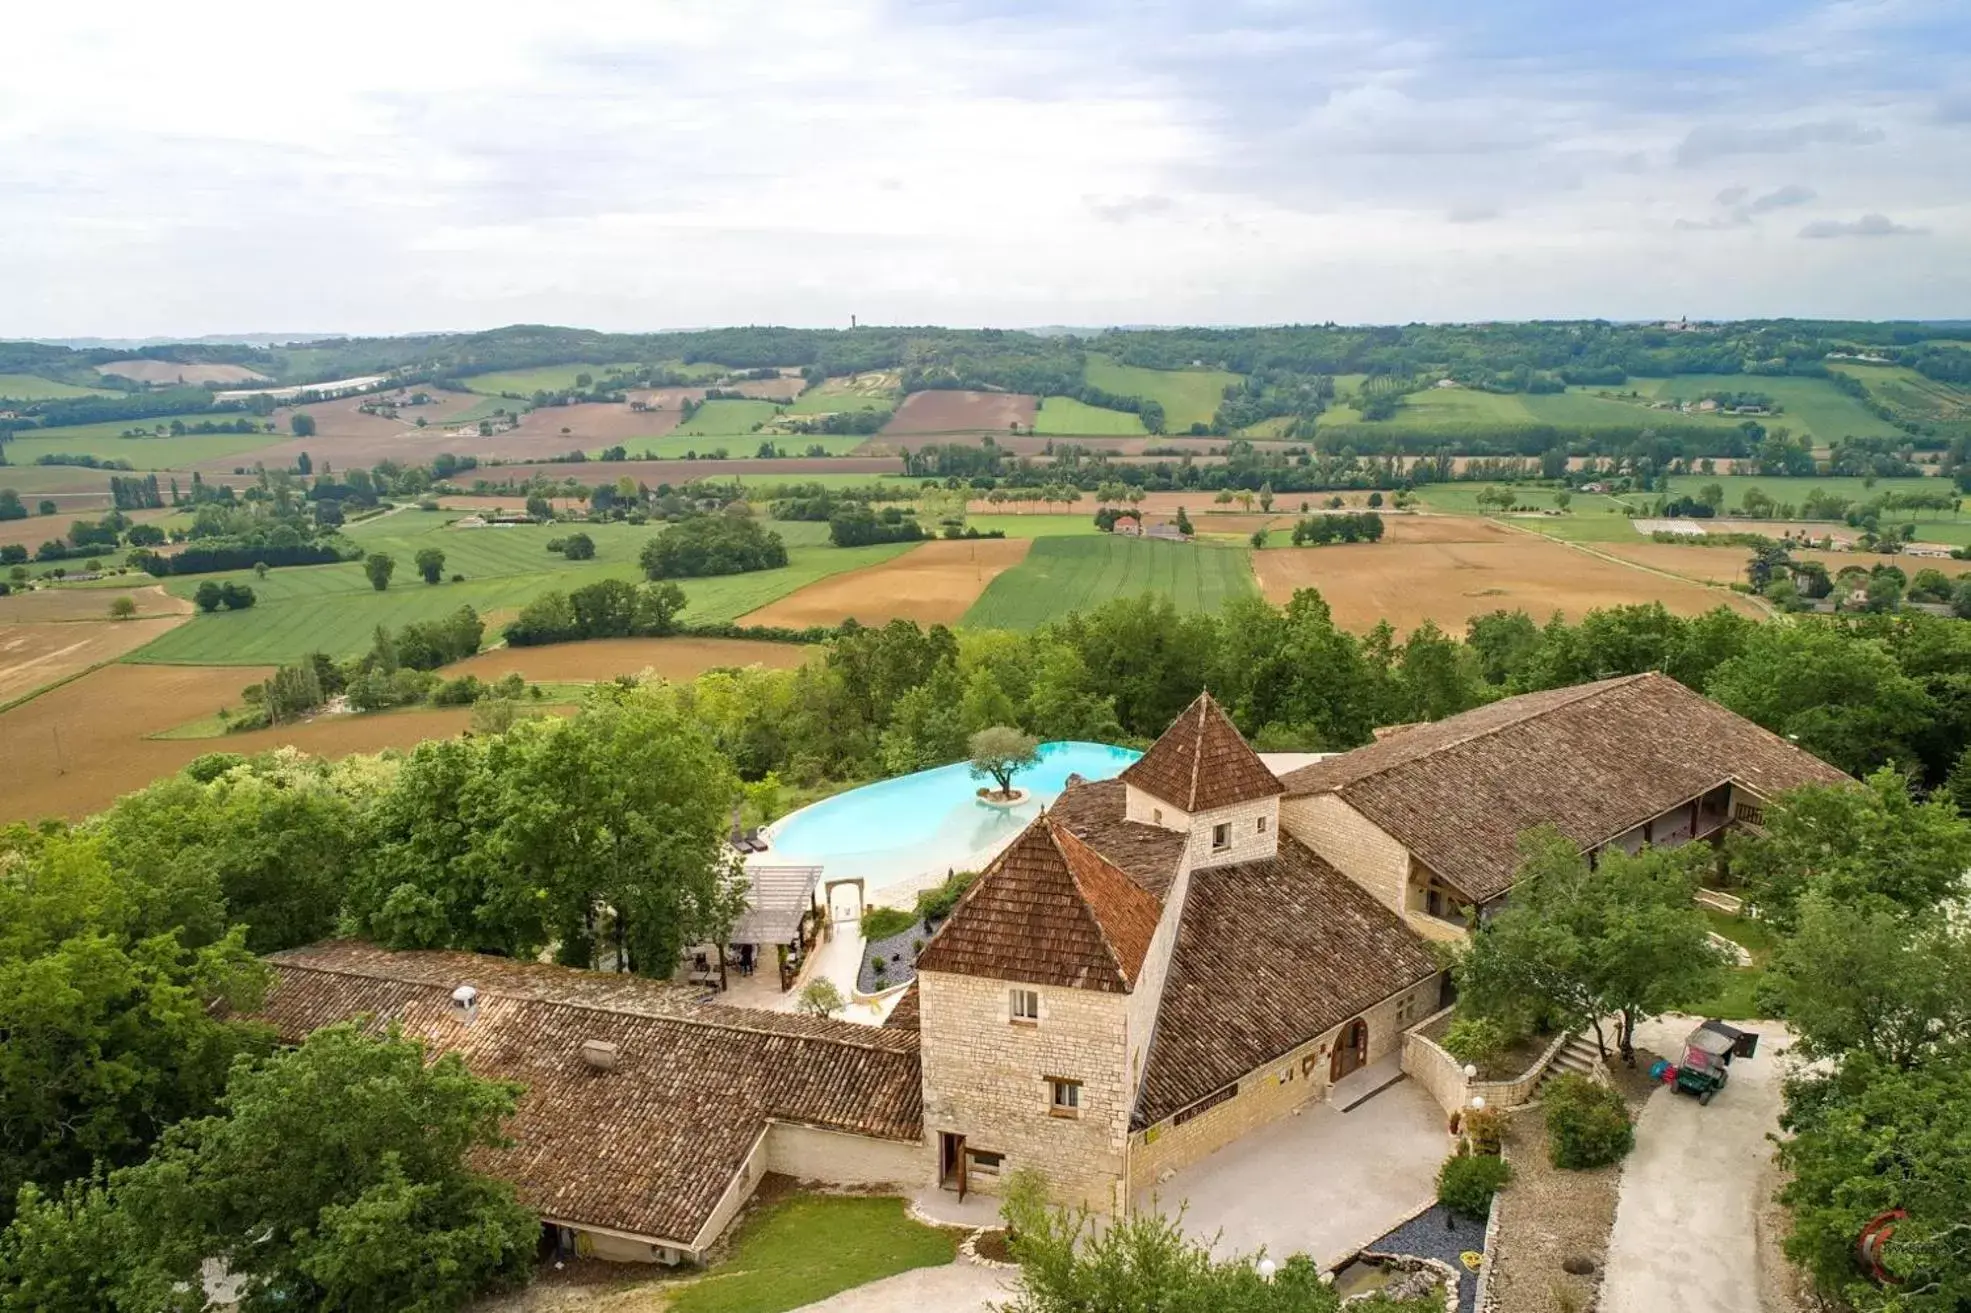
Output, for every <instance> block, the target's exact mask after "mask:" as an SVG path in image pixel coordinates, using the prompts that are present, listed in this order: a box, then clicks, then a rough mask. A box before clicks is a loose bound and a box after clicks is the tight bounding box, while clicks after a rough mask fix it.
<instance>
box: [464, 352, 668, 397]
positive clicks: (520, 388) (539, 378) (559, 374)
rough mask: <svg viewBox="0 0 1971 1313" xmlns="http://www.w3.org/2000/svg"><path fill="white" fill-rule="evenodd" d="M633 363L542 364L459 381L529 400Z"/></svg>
mask: <svg viewBox="0 0 1971 1313" xmlns="http://www.w3.org/2000/svg"><path fill="white" fill-rule="evenodd" d="M633 363H634V362H632V361H621V362H618V363H616V364H613V365H583V364H572V365H543V366H541V367H540V368H539V369H515V370H510V371H507V372H504V373H497V374H474V375H473V376H472V377H471V378H466V379H461V380H459V381H460V382H462V383H464V384H465V385H466V387H468V388H470V389H471V390H472V391H474V392H484V393H487V394H488V395H491V396H499V395H500V394H501V393H504V392H518V393H519V394H520V395H521V396H523V397H531V396H533V395H534V394H535V393H536V392H560V391H562V390H563V389H565V388H572V387H574V386H575V376H576V375H578V374H587V375H589V376H590V377H592V378H593V379H595V381H596V382H598V383H600V382H602V381H603V376H604V375H605V374H607V373H608V372H609V371H610V370H611V369H628V368H630V367H631V365H632V364H633Z"/></svg>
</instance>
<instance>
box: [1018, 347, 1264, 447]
mask: <svg viewBox="0 0 1971 1313" xmlns="http://www.w3.org/2000/svg"><path fill="white" fill-rule="evenodd" d="M1082 377H1083V378H1085V379H1087V380H1088V382H1090V383H1092V384H1093V385H1094V386H1096V387H1098V388H1101V389H1103V390H1104V391H1106V392H1115V393H1119V394H1121V395H1123V396H1133V397H1149V398H1151V399H1152V400H1154V401H1158V402H1161V403H1162V404H1163V415H1164V429H1165V431H1166V432H1169V433H1182V432H1184V431H1185V430H1186V429H1188V428H1190V427H1191V425H1193V424H1206V423H1210V422H1211V417H1212V416H1213V415H1214V414H1216V413H1217V411H1218V403H1219V402H1220V401H1222V400H1224V398H1225V389H1226V388H1228V387H1230V386H1231V385H1232V384H1234V383H1237V382H1239V381H1240V376H1239V375H1237V374H1228V373H1226V372H1225V371H1224V370H1222V369H1139V368H1137V367H1136V366H1135V365H1123V364H1118V363H1116V362H1115V361H1113V360H1111V359H1109V358H1108V357H1107V356H1098V355H1090V356H1089V357H1088V365H1087V367H1086V368H1085V369H1084V370H1083V371H1082ZM1043 431H1044V430H1043Z"/></svg>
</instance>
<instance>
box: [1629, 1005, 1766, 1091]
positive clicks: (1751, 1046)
mask: <svg viewBox="0 0 1971 1313" xmlns="http://www.w3.org/2000/svg"><path fill="white" fill-rule="evenodd" d="M1758 1048H1759V1037H1758V1035H1756V1034H1754V1033H1753V1032H1751V1031H1746V1030H1739V1029H1737V1028H1735V1027H1732V1026H1727V1025H1726V1024H1725V1023H1724V1022H1722V1021H1706V1022H1705V1023H1704V1024H1703V1025H1701V1026H1699V1027H1698V1028H1697V1029H1696V1030H1693V1031H1692V1032H1690V1034H1688V1035H1686V1036H1684V1057H1683V1061H1682V1062H1680V1063H1678V1064H1676V1065H1675V1066H1672V1065H1671V1064H1670V1063H1668V1062H1666V1061H1663V1060H1662V1059H1658V1060H1657V1061H1656V1062H1655V1063H1654V1064H1653V1065H1652V1066H1651V1067H1650V1069H1649V1074H1650V1076H1651V1077H1652V1078H1653V1079H1655V1080H1659V1081H1662V1082H1664V1083H1665V1084H1668V1085H1669V1086H1670V1087H1671V1088H1672V1089H1674V1090H1676V1091H1677V1092H1678V1093H1680V1094H1694V1095H1696V1096H1697V1101H1698V1103H1699V1104H1708V1103H1710V1102H1711V1096H1712V1095H1714V1094H1716V1093H1717V1092H1718V1091H1719V1090H1721V1089H1723V1088H1724V1087H1725V1081H1726V1080H1727V1079H1728V1078H1729V1077H1730V1072H1729V1070H1728V1068H1729V1067H1730V1066H1731V1060H1732V1058H1733V1057H1735V1056H1744V1057H1748V1058H1749V1057H1751V1056H1752V1055H1753V1054H1754V1053H1756V1052H1758Z"/></svg>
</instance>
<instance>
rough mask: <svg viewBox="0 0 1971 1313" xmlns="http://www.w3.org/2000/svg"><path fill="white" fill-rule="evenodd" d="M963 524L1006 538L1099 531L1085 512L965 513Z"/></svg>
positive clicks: (1076, 535)
mask: <svg viewBox="0 0 1971 1313" xmlns="http://www.w3.org/2000/svg"><path fill="white" fill-rule="evenodd" d="M965 524H966V526H967V527H968V528H973V529H977V530H978V531H979V532H980V533H990V532H992V531H993V530H995V529H997V530H998V531H999V532H1001V533H1003V534H1005V535H1006V536H1007V537H1008V538H1060V537H1070V538H1086V537H1089V536H1091V535H1094V534H1098V533H1101V532H1102V531H1101V530H1100V529H1098V528H1096V527H1095V516H1094V513H1093V512H1092V511H1091V512H1090V513H1089V514H1087V515H996V514H990V513H988V514H985V515H967V516H966V517H965Z"/></svg>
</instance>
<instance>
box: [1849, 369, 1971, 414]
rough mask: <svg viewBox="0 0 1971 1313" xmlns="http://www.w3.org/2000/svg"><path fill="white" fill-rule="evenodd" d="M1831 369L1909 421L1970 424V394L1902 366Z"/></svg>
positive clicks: (1969, 391)
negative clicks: (1857, 384)
mask: <svg viewBox="0 0 1971 1313" xmlns="http://www.w3.org/2000/svg"><path fill="white" fill-rule="evenodd" d="M1828 368H1830V369H1834V370H1838V371H1839V372H1841V373H1843V374H1846V375H1848V376H1849V377H1851V378H1858V379H1860V380H1861V381H1862V384H1863V385H1864V386H1865V387H1867V388H1868V390H1869V393H1870V394H1871V395H1872V396H1874V397H1875V399H1876V400H1877V401H1880V402H1882V403H1883V404H1884V405H1886V406H1890V407H1893V408H1894V409H1895V410H1897V411H1898V412H1900V413H1901V414H1903V415H1905V416H1906V417H1908V418H1911V419H1915V420H1919V421H1928V422H1933V423H1935V422H1943V423H1958V422H1966V421H1971V390H1967V389H1965V388H1961V387H1953V386H1952V385H1951V384H1949V383H1940V382H1938V381H1937V380H1936V379H1934V378H1925V377H1924V376H1923V375H1921V374H1919V373H1917V372H1916V371H1915V370H1913V369H1909V368H1906V367H1905V366H1902V365H1841V364H1830V365H1829V366H1828Z"/></svg>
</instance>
